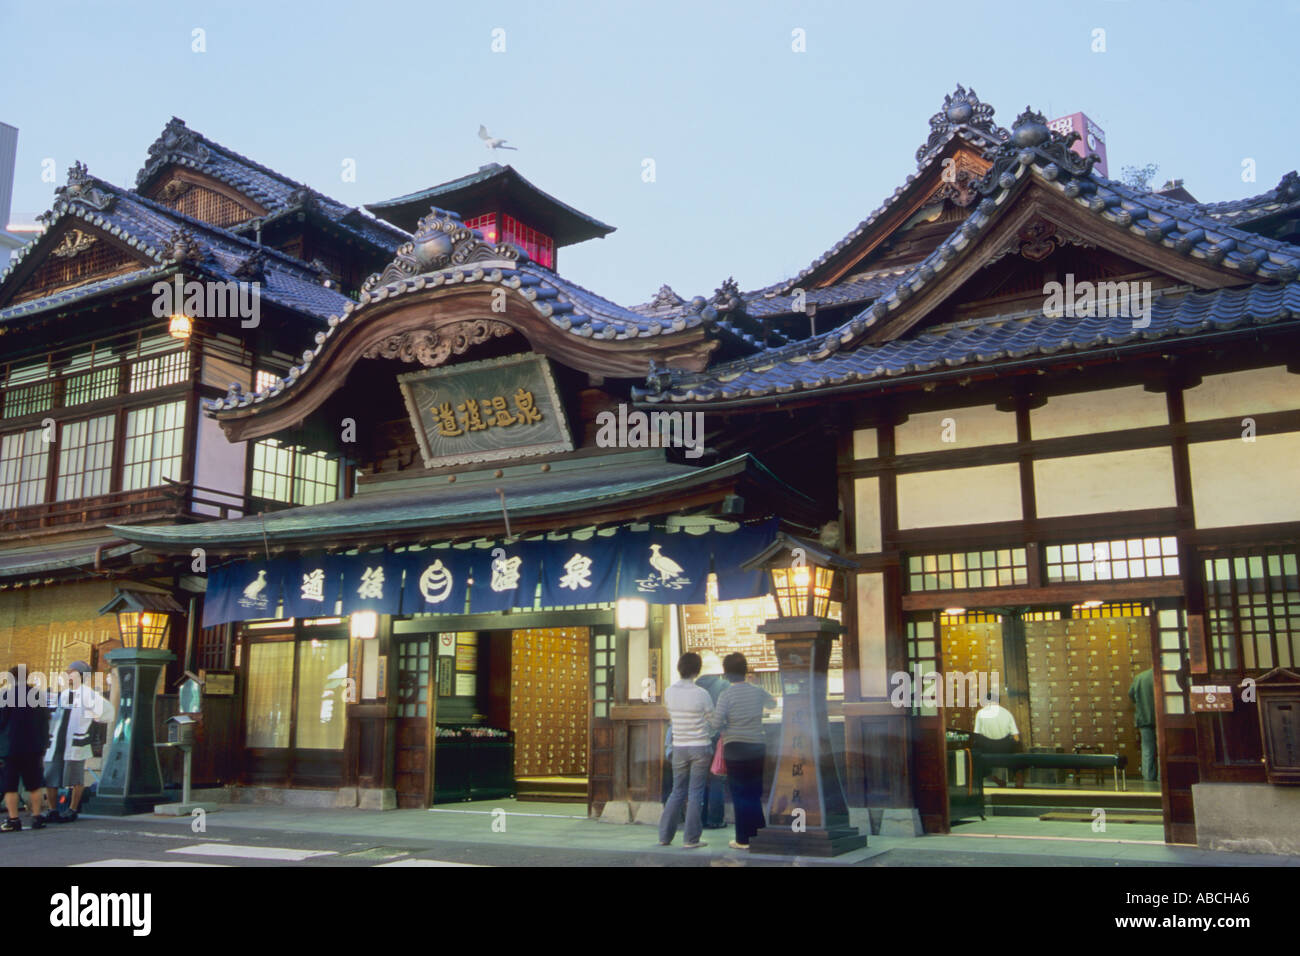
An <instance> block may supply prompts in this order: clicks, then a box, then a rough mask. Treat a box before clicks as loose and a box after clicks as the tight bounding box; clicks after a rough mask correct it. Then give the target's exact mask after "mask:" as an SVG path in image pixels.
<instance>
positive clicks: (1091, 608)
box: [1070, 603, 1148, 618]
mask: <svg viewBox="0 0 1300 956" xmlns="http://www.w3.org/2000/svg"><path fill="white" fill-rule="evenodd" d="M1147 613H1148V612H1147V608H1146V605H1145V604H1127V603H1121V604H1093V605H1088V604H1076V605H1074V607H1072V608H1071V609H1070V614H1071V616H1072V617H1088V618H1097V617H1145V616H1146V614H1147Z"/></svg>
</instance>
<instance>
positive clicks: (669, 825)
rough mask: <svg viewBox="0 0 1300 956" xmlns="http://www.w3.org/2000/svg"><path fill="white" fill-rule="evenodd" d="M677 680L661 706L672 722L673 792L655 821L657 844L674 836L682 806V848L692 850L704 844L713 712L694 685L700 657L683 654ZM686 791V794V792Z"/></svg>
mask: <svg viewBox="0 0 1300 956" xmlns="http://www.w3.org/2000/svg"><path fill="white" fill-rule="evenodd" d="M677 673H678V674H680V675H681V680H679V681H677V682H676V683H675V684H673V685H672V686H671V687H669V688H668V689H667V690H666V691H664V705H665V706H666V707H667V708H668V716H669V717H670V718H671V719H672V730H673V792H672V793H671V794H669V796H668V802H667V803H666V804H664V812H663V815H662V816H660V818H659V845H660V846H668V845H669V844H671V843H672V842H673V836H674V835H675V834H676V833H677V821H678V818H679V817H680V816H681V813H682V804H683V803H685V804H686V842H685V843H684V844H683V846H684V847H685V848H686V849H688V850H694V849H696V848H698V847H702V846H705V845H706V844H704V843H701V842H700V832H701V831H702V830H703V829H704V821H703V819H702V817H703V811H704V786H705V783H707V781H708V778H709V763H710V762H711V761H712V760H713V748H712V747H711V746H710V741H711V739H712V733H711V731H710V730H709V715H710V714H712V713H713V698H712V697H710V696H709V692H708V691H707V690H705V689H704V688H703V687H697V686H695V678H697V677H699V676H700V655H699V654H695V653H693V652H691V651H687V652H686V653H685V654H683V655H682V656H681V659H680V660H678V662H677ZM688 792H689V793H688Z"/></svg>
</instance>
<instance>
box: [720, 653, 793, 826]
mask: <svg viewBox="0 0 1300 956" xmlns="http://www.w3.org/2000/svg"><path fill="white" fill-rule="evenodd" d="M748 670H749V662H748V661H746V660H745V655H744V654H728V655H727V656H726V657H725V658H723V660H722V672H723V674H724V675H725V676H726V678H727V680H729V681H730V682H731V686H730V687H728V688H727V689H726V690H724V691H723V692H722V696H720V697H719V698H718V705H717V707H715V708H714V709H713V714H712V715H711V716H710V717H709V726H710V727H711V728H712V730H713V731H714V733H717V732H718V731H722V757H723V759H724V760H726V762H727V777H728V779H729V780H730V781H731V799H732V802H733V803H734V804H735V807H736V838H735V839H734V840H732V841H731V847H732V849H734V850H748V849H749V841H750V839H751V838H752V837H753V836H754V834H755V833H757V832H758V831H759V830H761V829H762V828H763V827H764V826H766V821H765V820H764V819H763V762H764V760H765V759H766V757H767V742H766V737H765V736H764V735H763V710H764V709H765V708H768V707H775V706H776V698H774V697H773V696H772V695H771V694H769V693H768V692H767V691H765V690H763V688H761V687H759V686H758V685H757V684H751V683H748V682H747V681H746V680H745V674H746V672H747V671H748Z"/></svg>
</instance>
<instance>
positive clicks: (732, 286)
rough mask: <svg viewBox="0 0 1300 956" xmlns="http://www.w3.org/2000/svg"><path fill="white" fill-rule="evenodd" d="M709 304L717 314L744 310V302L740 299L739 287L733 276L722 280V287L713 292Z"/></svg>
mask: <svg viewBox="0 0 1300 956" xmlns="http://www.w3.org/2000/svg"><path fill="white" fill-rule="evenodd" d="M709 304H711V305H712V306H713V307H714V308H715V309H717V310H718V311H719V312H740V311H742V310H743V309H744V307H745V301H744V300H743V299H742V298H741V297H740V286H739V285H737V284H736V280H735V277H734V276H728V277H727V278H726V279H725V280H723V283H722V285H720V286H718V288H717V289H716V290H715V291H714V293H713V298H711V299H710V300H709Z"/></svg>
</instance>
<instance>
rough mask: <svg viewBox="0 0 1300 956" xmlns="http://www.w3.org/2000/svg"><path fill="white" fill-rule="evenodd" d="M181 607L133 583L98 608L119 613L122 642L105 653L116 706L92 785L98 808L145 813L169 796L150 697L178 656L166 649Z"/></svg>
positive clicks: (159, 592)
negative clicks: (101, 763) (156, 744)
mask: <svg viewBox="0 0 1300 956" xmlns="http://www.w3.org/2000/svg"><path fill="white" fill-rule="evenodd" d="M183 611H184V608H182V607H181V606H180V604H178V603H177V602H176V600H175V598H173V597H172V596H171V594H170V593H169V592H167V591H163V590H159V589H157V588H150V587H146V586H144V585H135V584H132V585H122V586H121V587H119V589H118V592H117V594H115V595H114V596H113V599H112V600H111V601H109V602H108V603H107V604H106V605H104V606H103V607H102V608H100V611H99V613H100V614H115V615H117V626H118V631H119V632H120V634H121V638H122V646H121V647H119V648H118V649H116V650H113V651H109V652H108V654H107V655H106V659H107V660H108V662H109V663H110V664H112V665H113V684H114V687H115V690H116V693H117V695H118V706H117V711H116V713H115V714H114V715H113V723H112V727H111V729H110V730H109V735H108V744H107V746H106V747H105V756H104V771H103V776H102V777H101V778H100V781H99V785H98V788H97V789H96V791H95V811H96V812H97V813H107V814H112V815H125V814H129V813H146V812H148V811H151V810H152V809H153V808H154V805H155V804H159V803H166V802H167V801H168V800H169V799H170V797H169V796H168V795H167V793H166V792H165V791H164V789H163V781H162V770H161V768H160V767H159V765H158V752H157V750H156V749H155V747H154V698H155V695H156V694H157V688H158V678H159V676H160V675H161V674H162V672H163V670H164V669H165V668H166V667H167V665H168V664H169V663H171V662H172V661H173V660H175V659H176V656H175V655H174V654H172V652H171V651H169V650H167V633H168V630H169V629H170V627H171V615H172V614H175V613H183Z"/></svg>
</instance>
